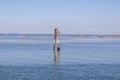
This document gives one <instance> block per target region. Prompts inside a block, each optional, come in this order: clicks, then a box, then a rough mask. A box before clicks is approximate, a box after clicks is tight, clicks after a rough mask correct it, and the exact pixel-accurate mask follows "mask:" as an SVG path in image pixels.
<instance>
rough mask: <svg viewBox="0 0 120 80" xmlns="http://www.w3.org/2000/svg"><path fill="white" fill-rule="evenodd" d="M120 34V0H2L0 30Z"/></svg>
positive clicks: (5, 31)
mask: <svg viewBox="0 0 120 80" xmlns="http://www.w3.org/2000/svg"><path fill="white" fill-rule="evenodd" d="M55 27H58V28H60V30H61V33H62V34H120V0H60V1H56V0H19V1H18V0H1V1H0V33H3V34H16V33H19V34H53V33H54V28H55Z"/></svg>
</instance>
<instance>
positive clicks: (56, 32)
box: [54, 28, 60, 50]
mask: <svg viewBox="0 0 120 80" xmlns="http://www.w3.org/2000/svg"><path fill="white" fill-rule="evenodd" d="M56 47H57V50H60V30H59V29H58V28H55V30H54V50H55V49H56Z"/></svg>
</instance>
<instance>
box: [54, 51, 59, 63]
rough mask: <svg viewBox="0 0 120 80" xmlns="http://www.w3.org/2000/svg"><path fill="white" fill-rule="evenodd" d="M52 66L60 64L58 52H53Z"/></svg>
mask: <svg viewBox="0 0 120 80" xmlns="http://www.w3.org/2000/svg"><path fill="white" fill-rule="evenodd" d="M54 64H56V65H58V64H60V50H54Z"/></svg>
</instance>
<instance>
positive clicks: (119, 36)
mask: <svg viewBox="0 0 120 80" xmlns="http://www.w3.org/2000/svg"><path fill="white" fill-rule="evenodd" d="M0 35H28V36H29V35H50V36H53V34H3V33H0ZM61 36H65V37H80V38H120V34H110V35H108V34H61Z"/></svg>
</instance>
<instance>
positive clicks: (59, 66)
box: [0, 35, 120, 80]
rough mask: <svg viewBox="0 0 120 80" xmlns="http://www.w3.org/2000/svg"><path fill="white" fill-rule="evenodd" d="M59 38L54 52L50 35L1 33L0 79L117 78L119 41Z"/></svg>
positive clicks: (117, 79)
mask: <svg viewBox="0 0 120 80" xmlns="http://www.w3.org/2000/svg"><path fill="white" fill-rule="evenodd" d="M61 40H62V42H61V51H60V52H57V51H53V35H1V36H0V80H120V67H119V66H120V42H119V41H118V40H117V41H112V40H111V41H104V40H100V41H94V42H93V41H92V42H91V41H89V40H88V41H85V42H83V41H80V40H81V39H79V38H77V39H76V38H71V37H69V38H68V37H65V36H64V37H62V38H61ZM82 40H83V39H82ZM97 40H98V39H97Z"/></svg>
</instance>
